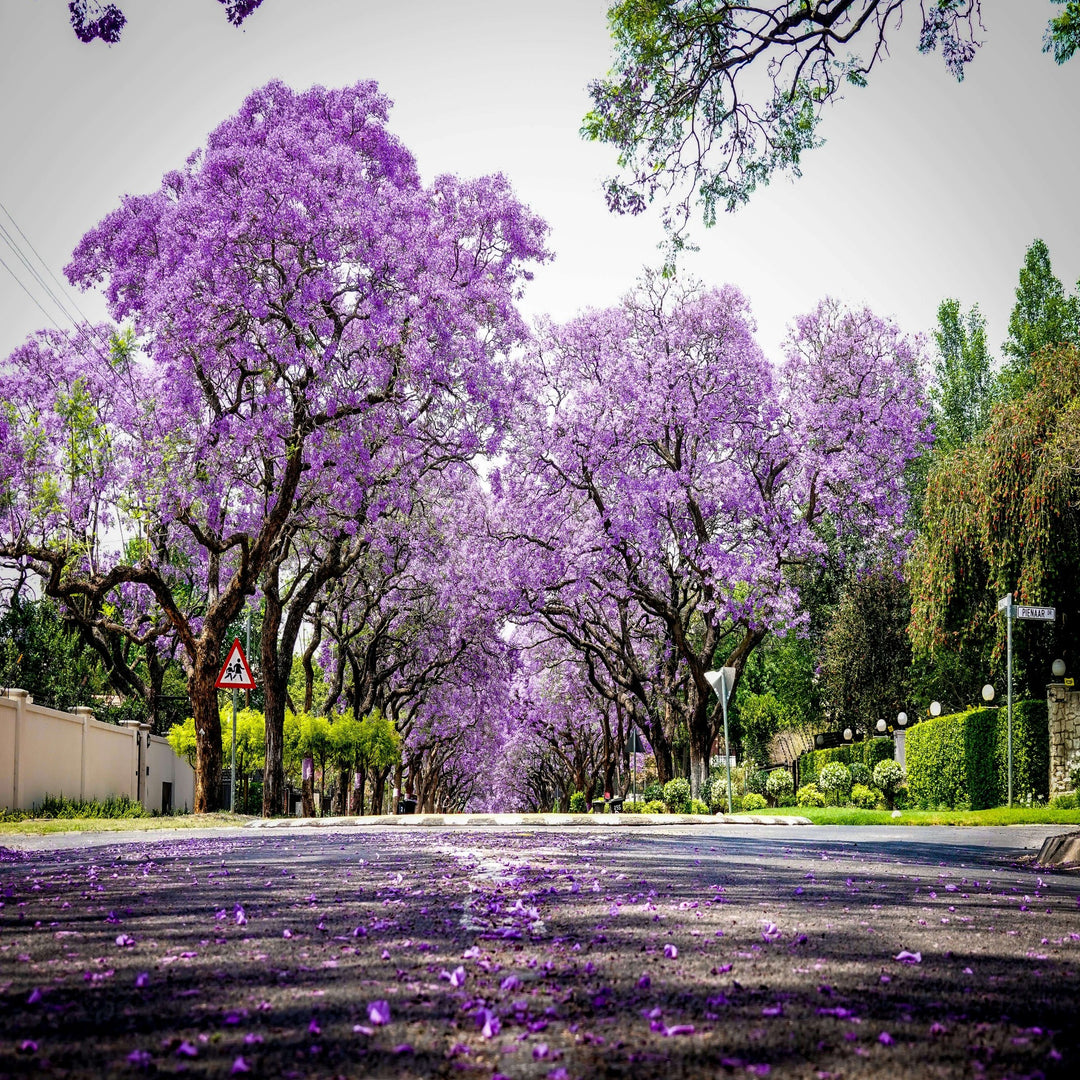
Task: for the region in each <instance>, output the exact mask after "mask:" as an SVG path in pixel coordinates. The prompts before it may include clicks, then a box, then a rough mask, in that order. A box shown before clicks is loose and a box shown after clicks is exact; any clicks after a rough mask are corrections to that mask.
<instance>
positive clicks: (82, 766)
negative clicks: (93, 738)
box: [75, 705, 94, 801]
mask: <svg viewBox="0 0 1080 1080" xmlns="http://www.w3.org/2000/svg"><path fill="white" fill-rule="evenodd" d="M75 715H76V716H77V717H79V719H80V720H81V721H82V743H81V745H80V747H79V799H80V801H81V800H83V799H85V798H86V722H87V721H88V720H93V719H94V710H93V709H91V708H90V706H88V705H76V706H75Z"/></svg>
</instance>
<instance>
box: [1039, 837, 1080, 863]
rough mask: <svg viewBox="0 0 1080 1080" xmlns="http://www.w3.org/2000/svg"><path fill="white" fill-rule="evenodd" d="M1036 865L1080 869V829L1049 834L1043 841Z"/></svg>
mask: <svg viewBox="0 0 1080 1080" xmlns="http://www.w3.org/2000/svg"><path fill="white" fill-rule="evenodd" d="M1035 865H1036V866H1053V867H1057V868H1058V869H1061V870H1080V831H1078V832H1069V833H1061V834H1060V835H1058V836H1048V837H1047V838H1046V839H1045V840H1044V841H1043V846H1042V848H1041V849H1040V851H1039V854H1038V856H1037V858H1036V859H1035Z"/></svg>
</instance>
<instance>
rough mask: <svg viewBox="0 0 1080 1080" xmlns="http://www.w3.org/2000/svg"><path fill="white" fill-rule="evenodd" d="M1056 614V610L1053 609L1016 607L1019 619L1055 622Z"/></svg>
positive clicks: (1022, 605) (1018, 605)
mask: <svg viewBox="0 0 1080 1080" xmlns="http://www.w3.org/2000/svg"><path fill="white" fill-rule="evenodd" d="M1054 614H1055V612H1054V608H1052V607H1031V606H1029V605H1025V604H1017V605H1016V617H1017V618H1018V619H1037V620H1040V621H1042V622H1053V621H1054Z"/></svg>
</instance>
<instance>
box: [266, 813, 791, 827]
mask: <svg viewBox="0 0 1080 1080" xmlns="http://www.w3.org/2000/svg"><path fill="white" fill-rule="evenodd" d="M810 824H812V822H811V821H810V819H809V818H804V817H796V816H794V815H790V816H789V815H784V816H780V817H773V816H771V815H764V814H377V815H372V816H369V817H321V818H297V817H289V818H257V819H256V820H255V821H251V822H249V823H248V824H247V825H246V826H245V828H248V829H293V828H298V827H299V828H305V827H306V828H311V829H328V828H342V827H345V828H349V827H353V828H365V827H371V826H381V827H386V826H403V827H407V828H425V827H428V828H430V827H439V828H455V827H457V828H460V827H467V828H479V827H497V828H513V827H516V826H521V825H539V826H548V827H557V828H567V827H569V828H574V827H581V826H585V827H588V828H638V827H642V826H650V825H653V826H655V825H810Z"/></svg>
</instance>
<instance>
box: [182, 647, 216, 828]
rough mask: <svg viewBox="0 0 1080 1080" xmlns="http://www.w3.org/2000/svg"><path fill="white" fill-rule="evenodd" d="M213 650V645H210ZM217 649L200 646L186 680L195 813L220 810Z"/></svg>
mask: <svg viewBox="0 0 1080 1080" xmlns="http://www.w3.org/2000/svg"><path fill="white" fill-rule="evenodd" d="M212 644H213V645H215V646H216V642H215V643H212ZM217 675H218V649H217V648H216V647H210V645H208V643H207V642H200V643H199V649H198V652H197V654H196V662H195V665H194V667H193V669H192V671H191V674H190V675H189V676H188V696H189V697H190V698H191V710H192V715H193V716H194V719H195V807H194V810H195V813H196V814H207V813H210V812H212V811H214V810H220V809H221V717H220V715H219V714H218V703H217V690H216V689H215V687H214V683H215V682H216V681H217Z"/></svg>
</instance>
